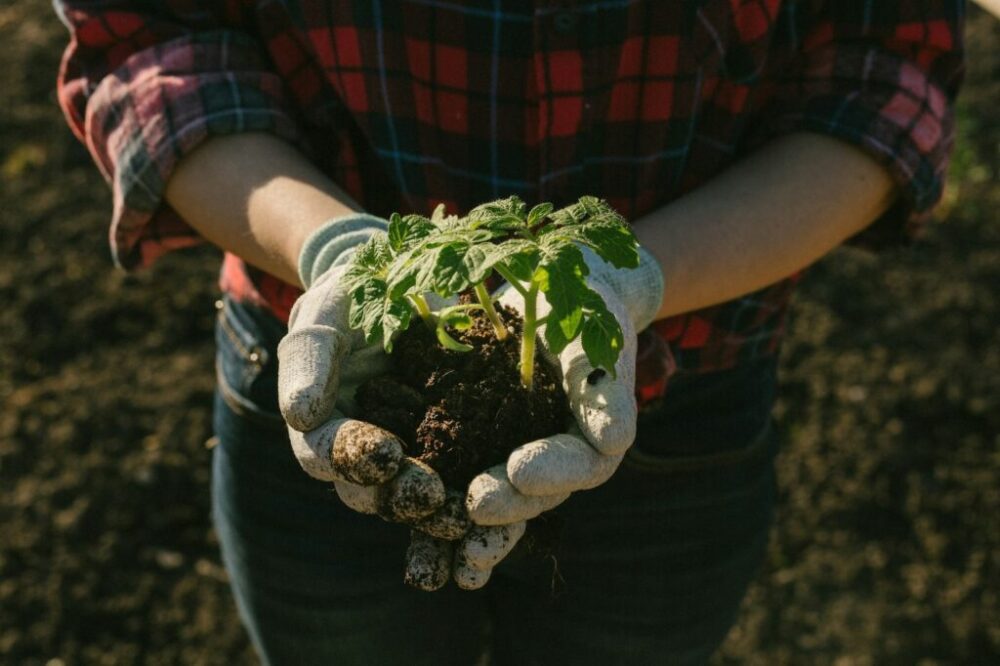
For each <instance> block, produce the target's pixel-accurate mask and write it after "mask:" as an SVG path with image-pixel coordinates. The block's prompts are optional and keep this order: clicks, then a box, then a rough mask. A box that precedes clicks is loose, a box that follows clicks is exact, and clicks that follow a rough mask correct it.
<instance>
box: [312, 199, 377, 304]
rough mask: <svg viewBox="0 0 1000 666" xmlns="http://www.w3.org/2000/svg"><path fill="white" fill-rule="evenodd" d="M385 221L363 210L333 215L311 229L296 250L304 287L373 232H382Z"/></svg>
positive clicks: (346, 258)
mask: <svg viewBox="0 0 1000 666" xmlns="http://www.w3.org/2000/svg"><path fill="white" fill-rule="evenodd" d="M388 226H389V223H388V222H386V221H385V220H384V219H382V218H380V217H376V216H374V215H369V214H367V213H352V214H350V215H344V216H342V217H335V218H333V219H332V220H329V221H327V222H326V223H324V224H323V225H322V226H320V227H318V228H317V229H315V230H314V231H313V232H312V233H311V234H309V237H308V238H306V242H305V243H304V244H303V245H302V251H301V252H300V253H299V279H300V280H302V284H303V285H305V287H306V289H308V288H309V287H310V286H311V285H312V284H313V282H315V281H316V280H317V279H318V278H319V276H320V275H322V274H323V273H325V272H326V271H327V270H329V269H330V267H331V266H337V265H340V264H343V263H345V262H347V261H348V260H349V259H350V257H351V255H352V254H353V252H351V250H353V249H354V248H356V247H357V246H358V245H361V244H362V243H365V242H366V241H367V240H368V239H369V238H371V237H372V235H374V234H375V233H377V232H380V231H381V232H385V230H386V229H387V228H388Z"/></svg>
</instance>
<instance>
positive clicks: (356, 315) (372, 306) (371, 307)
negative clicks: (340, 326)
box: [349, 279, 413, 352]
mask: <svg viewBox="0 0 1000 666" xmlns="http://www.w3.org/2000/svg"><path fill="white" fill-rule="evenodd" d="M412 314H413V310H412V309H411V308H410V306H409V304H407V303H405V302H403V301H398V300H392V299H390V298H389V295H388V289H387V285H386V283H385V281H384V280H377V279H373V280H369V281H368V282H366V283H365V284H363V285H362V286H360V287H359V288H357V289H355V290H354V292H353V293H352V294H351V310H350V316H349V322H350V325H351V327H352V328H360V329H361V330H362V332H363V333H364V335H365V340H366V341H367V342H369V343H372V342H375V341H376V340H378V339H379V338H382V345H383V346H384V347H385V350H386V351H387V352H388V351H392V337H393V335H395V333H396V332H397V331H401V330H404V329H405V328H406V327H407V326H409V324H410V317H411V316H412Z"/></svg>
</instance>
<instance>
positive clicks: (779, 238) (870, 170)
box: [634, 133, 894, 318]
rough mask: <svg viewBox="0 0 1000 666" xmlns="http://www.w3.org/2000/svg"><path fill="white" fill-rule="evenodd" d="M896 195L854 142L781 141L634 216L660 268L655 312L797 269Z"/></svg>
mask: <svg viewBox="0 0 1000 666" xmlns="http://www.w3.org/2000/svg"><path fill="white" fill-rule="evenodd" d="M893 196H894V184H893V181H892V179H891V178H890V176H889V174H888V172H887V171H886V170H885V169H883V168H882V167H881V166H880V165H879V164H878V163H877V162H875V160H874V159H872V158H871V157H869V156H868V155H867V154H865V153H863V152H862V151H860V150H859V149H857V148H855V147H853V146H851V145H849V144H846V143H843V142H841V141H838V140H836V139H831V138H827V137H825V136H821V135H818V134H805V133H802V134H792V135H789V136H786V137H782V138H780V139H777V140H775V141H774V142H772V143H770V144H768V145H767V146H766V147H764V148H763V149H762V150H760V151H759V152H757V153H755V154H753V155H751V156H750V157H749V158H747V159H745V160H743V161H742V162H740V163H738V164H736V165H735V166H734V167H732V168H731V169H729V170H728V171H726V172H724V173H722V174H720V175H719V176H718V177H716V178H714V179H712V180H711V181H709V182H708V183H706V184H705V185H704V186H702V187H700V188H698V189H697V190H694V191H693V192H691V193H689V194H687V195H686V196H684V197H682V198H680V199H678V200H677V201H674V202H672V203H670V204H668V205H666V206H664V207H662V208H659V209H658V210H655V211H653V212H652V213H650V214H649V215H647V216H645V217H643V218H642V219H640V220H637V221H636V223H635V226H634V229H635V232H636V235H637V236H638V237H639V241H640V242H641V243H642V244H643V245H645V246H646V248H647V249H648V250H649V251H650V252H652V254H653V255H654V256H655V257H656V258H657V259H658V260H659V262H660V267H661V268H662V269H663V277H664V285H665V289H664V299H663V304H662V305H661V307H660V311H659V313H658V315H657V318H662V317H667V316H669V315H673V314H679V313H682V312H688V311H691V310H697V309H699V308H703V307H707V306H709V305H714V304H716V303H722V302H724V301H727V300H730V299H732V298H736V297H737V296H742V295H743V294H747V293H750V292H752V291H755V290H757V289H760V288H762V287H765V286H767V285H769V284H772V283H774V282H777V281H778V280H781V279H782V278H784V277H787V276H788V275H791V274H792V273H794V272H796V271H798V270H800V269H802V268H804V267H805V266H808V265H809V264H811V263H812V262H814V261H816V260H817V259H819V258H820V257H822V256H823V255H824V254H826V253H827V252H829V251H830V250H832V249H833V248H835V247H836V246H837V245H839V244H840V243H842V242H843V241H844V240H845V239H847V238H849V237H850V236H852V235H854V234H855V233H857V232H858V231H861V230H862V229H864V228H865V227H866V226H868V225H869V224H871V223H872V222H873V221H874V220H875V219H876V218H877V217H878V216H879V215H880V214H881V213H882V212H884V211H885V210H886V209H887V208H888V207H889V205H890V204H891V203H892V198H893Z"/></svg>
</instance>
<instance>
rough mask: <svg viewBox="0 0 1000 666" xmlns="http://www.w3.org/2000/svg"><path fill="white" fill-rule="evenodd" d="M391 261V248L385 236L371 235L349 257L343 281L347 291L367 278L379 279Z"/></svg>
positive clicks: (358, 285)
mask: <svg viewBox="0 0 1000 666" xmlns="http://www.w3.org/2000/svg"><path fill="white" fill-rule="evenodd" d="M391 261H392V250H391V249H390V247H389V243H388V241H387V240H386V237H385V236H383V235H382V234H377V235H375V236H372V237H371V238H369V239H368V240H367V241H366V242H365V243H364V244H363V245H362V246H361V247H359V248H358V250H357V252H355V253H354V256H353V257H352V258H351V263H350V266H349V267H348V269H347V271H346V272H345V273H344V283H345V285H346V286H347V288H348V290H349V291H353V290H354V289H356V288H358V287H360V286H361V285H363V284H364V283H365V282H367V281H368V280H372V279H381V278H383V277H384V276H385V273H386V270H387V268H388V266H389V263H390V262H391Z"/></svg>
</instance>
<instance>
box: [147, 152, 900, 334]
mask: <svg viewBox="0 0 1000 666" xmlns="http://www.w3.org/2000/svg"><path fill="white" fill-rule="evenodd" d="M892 195H893V183H892V181H891V179H890V178H889V175H888V173H886V172H885V170H884V169H883V168H882V167H881V166H879V165H878V164H877V163H876V162H875V161H874V160H873V159H872V158H870V157H868V156H867V155H866V154H865V153H863V152H861V151H860V150H858V149H856V148H854V147H852V146H849V145H847V144H845V143H842V142H840V141H837V140H834V139H829V138H826V137H823V136H819V135H813V134H794V135H790V136H787V137H784V138H781V139H778V140H776V141H774V142H773V143H771V144H770V145H768V146H767V147H765V148H764V149H763V150H761V151H760V152H758V153H756V154H754V155H752V156H751V157H749V158H748V159H746V160H744V161H743V162H741V163H739V164H737V165H736V166H734V167H733V168H731V169H730V170H728V171H726V172H725V173H723V174H721V175H720V176H718V177H717V178H715V179H713V180H712V181H710V182H709V183H707V184H705V185H704V186H703V187H701V188H699V189H697V190H695V191H694V192H691V193H690V194H688V195H686V196H684V197H682V198H681V199H679V200H677V201H674V202H672V203H670V204H668V205H666V206H664V207H662V208H660V209H658V210H656V211H654V212H652V213H650V214H649V215H647V216H645V217H643V218H642V219H640V220H638V221H637V222H636V224H635V231H636V234H637V235H638V236H639V239H640V241H641V242H642V243H643V244H644V245H646V247H647V248H648V249H649V250H650V252H652V253H653V255H654V256H656V257H657V259H659V261H660V265H661V268H662V269H663V274H664V282H665V284H666V289H665V296H664V302H663V305H662V307H661V309H660V312H659V315H658V316H659V317H666V316H669V315H672V314H678V313H681V312H687V311H690V310H696V309H699V308H702V307H706V306H709V305H713V304H715V303H720V302H723V301H726V300H729V299H732V298H735V297H737V296H741V295H743V294H746V293H749V292H751V291H754V290H756V289H759V288H761V287H764V286H766V285H768V284H771V283H773V282H776V281H778V280H780V279H782V278H784V277H786V276H788V275H790V274H792V273H794V272H795V271H797V270H799V269H801V268H803V267H805V266H807V265H809V264H810V263H812V262H813V261H815V260H817V259H819V258H820V257H821V256H823V255H824V254H826V253H827V252H829V251H830V250H831V249H833V248H834V247H836V246H837V245H838V244H840V243H841V242H842V241H843V240H844V239H846V238H848V237H849V236H851V235H853V234H854V233H856V232H858V231H860V230H861V229H863V228H864V227H865V226H867V225H868V224H870V223H871V222H872V221H873V220H875V218H876V217H878V215H879V214H880V213H881V212H883V211H884V210H885V209H886V208H887V207H888V205H889V204H890V203H891V200H892ZM166 196H167V201H169V202H170V204H171V205H172V206H173V207H174V208H175V209H176V210H177V212H178V213H179V214H180V215H181V216H182V217H183V218H184V219H185V220H187V221H188V223H189V224H191V226H192V227H194V228H195V229H196V230H198V231H199V232H200V233H201V234H202V235H203V236H205V238H207V239H208V240H209V241H211V242H213V243H215V244H216V245H218V246H220V247H222V248H223V249H225V250H229V251H231V252H234V253H236V254H237V255H239V256H241V257H243V258H244V259H246V260H247V261H249V262H250V263H251V264H253V265H255V266H258V267H260V268H262V269H264V270H266V271H268V272H270V273H272V274H274V275H277V276H278V277H280V278H282V279H284V280H286V281H288V282H290V283H292V284H296V285H298V284H299V279H298V274H297V271H296V264H297V258H298V254H299V249H300V248H301V247H302V242H303V241H304V239H305V238H306V236H308V235H309V233H310V232H311V231H312V230H313V229H315V228H316V227H317V226H319V225H321V224H322V223H323V222H325V221H326V220H328V219H330V218H331V217H334V216H337V215H343V214H345V213H348V212H351V211H357V210H360V209H359V207H358V206H357V204H356V203H355V202H353V201H352V200H351V198H350V197H349V196H347V195H346V194H345V193H344V192H343V191H341V190H340V189H339V188H338V187H337V186H336V185H335V184H334V183H333V182H332V181H331V180H330V179H329V178H327V177H326V176H324V175H323V174H322V173H320V172H319V171H318V170H317V169H316V168H315V167H313V166H312V165H311V164H310V163H309V162H308V161H307V160H306V158H305V157H304V156H303V155H302V154H301V153H299V152H298V151H297V150H295V149H294V148H293V147H291V146H290V145H288V144H287V143H285V142H283V141H281V140H280V139H277V138H274V137H271V136H269V135H266V134H241V135H233V136H227V137H219V138H215V139H213V140H212V141H210V142H208V143H206V144H205V145H204V146H203V147H201V148H200V149H199V150H197V151H196V152H194V153H193V154H191V155H190V156H188V158H186V159H185V160H183V161H182V162H181V164H180V165H179V167H178V168H177V170H176V171H175V173H174V175H173V177H172V178H171V179H170V182H169V183H168V184H167V192H166Z"/></svg>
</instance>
